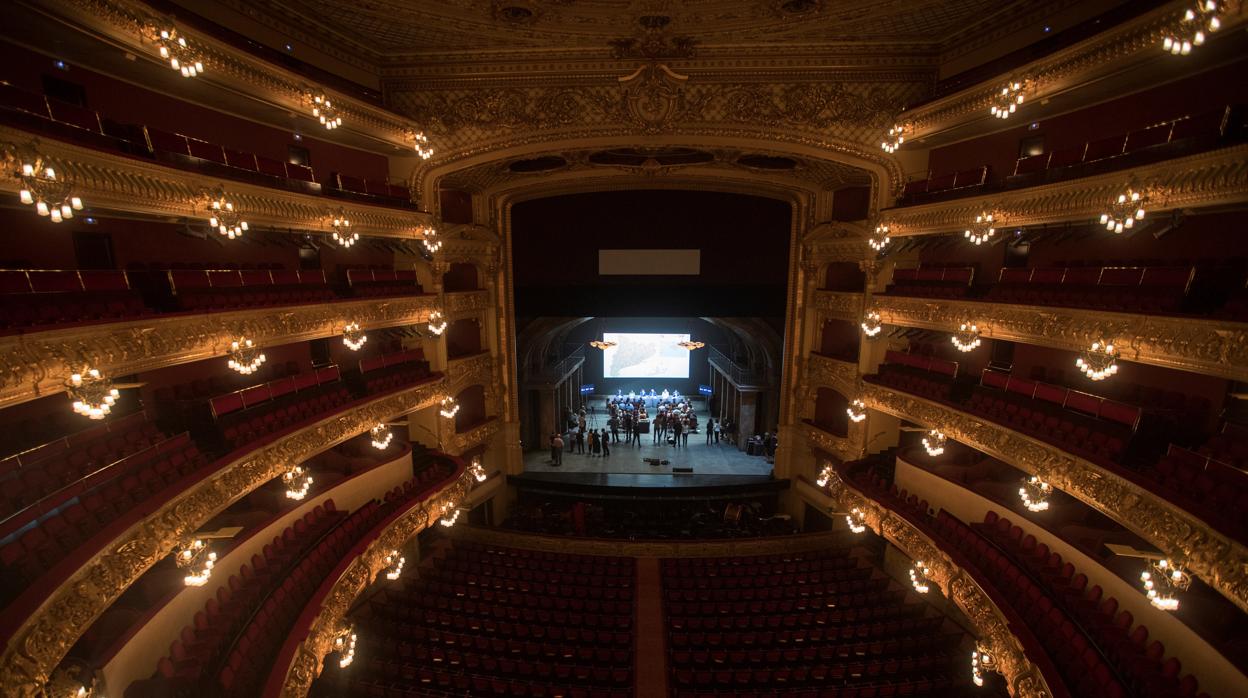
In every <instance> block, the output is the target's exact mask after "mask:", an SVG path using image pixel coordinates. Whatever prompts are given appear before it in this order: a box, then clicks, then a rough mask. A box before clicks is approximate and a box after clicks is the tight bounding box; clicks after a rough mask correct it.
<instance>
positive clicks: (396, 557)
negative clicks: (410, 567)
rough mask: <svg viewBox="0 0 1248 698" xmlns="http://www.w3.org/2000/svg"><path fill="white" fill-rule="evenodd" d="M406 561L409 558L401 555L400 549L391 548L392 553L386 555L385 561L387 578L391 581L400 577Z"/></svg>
mask: <svg viewBox="0 0 1248 698" xmlns="http://www.w3.org/2000/svg"><path fill="white" fill-rule="evenodd" d="M406 563H407V558H405V557H403V556H402V555H400V554H399V551H397V550H391V551H390V554H389V555H387V556H386V559H385V561H384V564H385V568H384V569H385V572H386V579H389V580H390V581H394V580H396V579H398V578H399V575H401V574H403V565H405V564H406Z"/></svg>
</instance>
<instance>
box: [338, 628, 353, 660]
mask: <svg viewBox="0 0 1248 698" xmlns="http://www.w3.org/2000/svg"><path fill="white" fill-rule="evenodd" d="M334 652H337V653H338V668H339V669H346V668H347V667H349V666H351V662H353V661H355V629H354V628H347V629H345V630H343V631H342V632H340V633H338V635H337V636H336V637H334Z"/></svg>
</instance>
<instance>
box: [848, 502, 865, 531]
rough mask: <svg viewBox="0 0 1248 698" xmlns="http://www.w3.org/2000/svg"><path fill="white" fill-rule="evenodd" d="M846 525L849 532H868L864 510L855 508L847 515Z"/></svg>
mask: <svg viewBox="0 0 1248 698" xmlns="http://www.w3.org/2000/svg"><path fill="white" fill-rule="evenodd" d="M845 524H846V525H847V526H849V530H850V531H852V532H853V533H855V534H857V533H862V532H863V531H865V530H867V514H866V512H864V511H863V510H862V509H859V508H858V507H854V508H853V509H850V510H849V513H848V514H846V515H845Z"/></svg>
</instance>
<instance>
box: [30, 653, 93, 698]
mask: <svg viewBox="0 0 1248 698" xmlns="http://www.w3.org/2000/svg"><path fill="white" fill-rule="evenodd" d="M99 679H100V676H99V674H98V673H96V672H95V671H94V670H92V669H91V668H90V667H88V666H87V665H85V664H83V663H81V662H80V661H79V660H72V659H71V660H66V662H65V663H63V664H60V665H58V666H57V667H56V669H54V670H53V671H52V673H51V674H49V675H48V680H47V682H46V683H44V686H43V692H41V693H39V694H38V695H40V696H44V697H45V698H104V696H103V695H102V694H101V691H102V688H101V686H100V680H99Z"/></svg>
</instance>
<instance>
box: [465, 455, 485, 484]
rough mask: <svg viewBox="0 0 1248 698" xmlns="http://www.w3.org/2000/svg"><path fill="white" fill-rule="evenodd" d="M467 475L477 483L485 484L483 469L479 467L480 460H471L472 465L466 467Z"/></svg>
mask: <svg viewBox="0 0 1248 698" xmlns="http://www.w3.org/2000/svg"><path fill="white" fill-rule="evenodd" d="M468 474H469V475H471V476H472V479H474V480H476V481H477V482H485V478H486V474H485V468H484V467H483V466H482V465H481V459H480V458H473V459H472V464H471V465H469V466H468Z"/></svg>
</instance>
